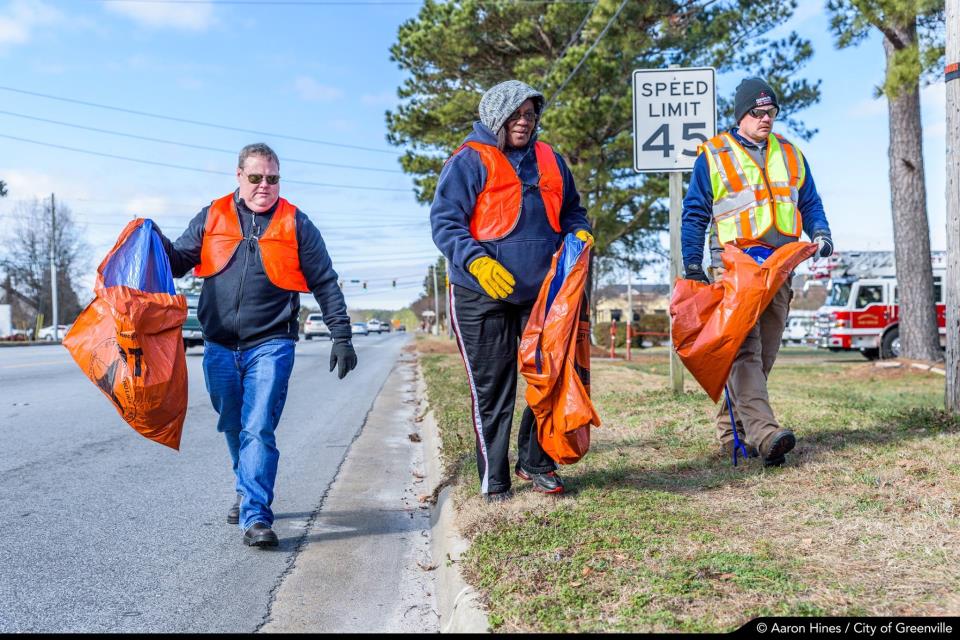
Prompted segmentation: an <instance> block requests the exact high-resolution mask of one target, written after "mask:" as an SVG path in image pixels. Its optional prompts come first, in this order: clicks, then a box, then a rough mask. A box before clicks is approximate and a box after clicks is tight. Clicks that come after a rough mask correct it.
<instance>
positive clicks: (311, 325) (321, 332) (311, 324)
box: [303, 313, 330, 340]
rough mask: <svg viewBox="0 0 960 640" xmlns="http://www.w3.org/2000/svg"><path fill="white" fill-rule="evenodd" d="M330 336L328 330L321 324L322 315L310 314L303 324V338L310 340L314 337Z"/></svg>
mask: <svg viewBox="0 0 960 640" xmlns="http://www.w3.org/2000/svg"><path fill="white" fill-rule="evenodd" d="M320 336H328V337H329V336H330V329H328V328H327V325H326V324H325V323H324V322H323V314H320V313H311V314H310V315H308V316H307V319H306V321H305V322H304V323H303V337H304V338H305V339H307V340H312V339H313V338H314V337H317V338H319V337H320Z"/></svg>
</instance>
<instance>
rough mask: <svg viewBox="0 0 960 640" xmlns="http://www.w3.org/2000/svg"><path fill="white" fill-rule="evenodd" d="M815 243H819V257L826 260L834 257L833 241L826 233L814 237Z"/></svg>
mask: <svg viewBox="0 0 960 640" xmlns="http://www.w3.org/2000/svg"><path fill="white" fill-rule="evenodd" d="M813 241H814V242H816V243H817V254H816V255H817V257H818V258H826V257H828V256H831V255H833V240H832V239H831V238H830V236H829V235H828V234H826V233H818V234H816V235H815V236H813Z"/></svg>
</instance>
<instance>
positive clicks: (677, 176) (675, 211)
mask: <svg viewBox="0 0 960 640" xmlns="http://www.w3.org/2000/svg"><path fill="white" fill-rule="evenodd" d="M682 212H683V174H682V173H678V172H674V173H671V174H670V286H671V287H672V286H673V284H674V283H675V282H676V281H677V280H678V279H679V278H682V277H683V254H682V253H681V251H680V214H681V213H682ZM670 384H671V386H672V387H673V392H674V393H675V394H679V393H683V364H681V362H680V356H678V355H677V350H676V349H674V348H673V319H672V318H671V320H670Z"/></svg>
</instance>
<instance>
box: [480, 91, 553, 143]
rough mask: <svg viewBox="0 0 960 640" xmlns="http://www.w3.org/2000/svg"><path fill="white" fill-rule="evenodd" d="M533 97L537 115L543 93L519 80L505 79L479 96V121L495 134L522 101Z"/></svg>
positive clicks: (540, 108) (541, 108)
mask: <svg viewBox="0 0 960 640" xmlns="http://www.w3.org/2000/svg"><path fill="white" fill-rule="evenodd" d="M531 98H532V99H533V102H534V108H535V109H536V110H537V115H540V113H541V112H542V110H543V102H544V100H543V94H542V93H540V92H539V91H537V90H536V89H534V88H533V87H531V86H530V85H528V84H526V83H524V82H520V81H519V80H507V81H506V82H501V83H500V84H498V85H494V86H493V87H490V88H489V89H488V90H487V92H486V93H485V94H483V97H482V98H480V122H482V123H483V124H485V125H486V126H487V127H489V128H490V130H491V131H493V133H494V134H496V133H497V132H498V131H499V130H500V127H502V126H503V123H504V122H506V121H507V118H509V117H510V114H511V113H513V112H514V111H516V110H517V109H518V108H519V107H520V105H522V104H523V103H524V101H526V100H529V99H531Z"/></svg>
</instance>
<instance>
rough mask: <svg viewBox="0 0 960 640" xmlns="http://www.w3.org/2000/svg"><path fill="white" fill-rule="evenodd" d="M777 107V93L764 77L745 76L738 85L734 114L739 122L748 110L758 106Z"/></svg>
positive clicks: (778, 106)
mask: <svg viewBox="0 0 960 640" xmlns="http://www.w3.org/2000/svg"><path fill="white" fill-rule="evenodd" d="M771 106H772V107H777V108H778V109H779V108H780V105H779V104H778V103H777V94H776V93H774V92H773V89H772V88H771V87H770V85H768V84H767V83H766V82H765V81H764V80H763V79H762V78H744V79H743V81H742V82H741V83H740V85H739V86H738V87H737V95H736V97H734V99H733V115H734V118H735V120H736V121H737V123H738V124H739V122H740V121H741V120H743V116H745V115H747V111H750V109H755V108H757V107H771Z"/></svg>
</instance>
